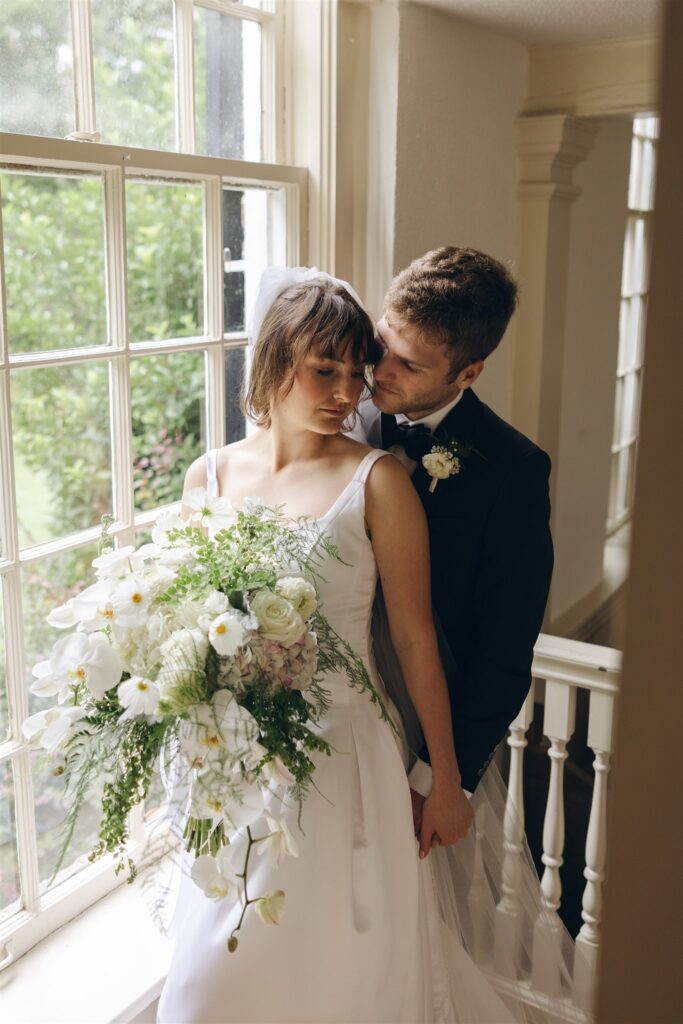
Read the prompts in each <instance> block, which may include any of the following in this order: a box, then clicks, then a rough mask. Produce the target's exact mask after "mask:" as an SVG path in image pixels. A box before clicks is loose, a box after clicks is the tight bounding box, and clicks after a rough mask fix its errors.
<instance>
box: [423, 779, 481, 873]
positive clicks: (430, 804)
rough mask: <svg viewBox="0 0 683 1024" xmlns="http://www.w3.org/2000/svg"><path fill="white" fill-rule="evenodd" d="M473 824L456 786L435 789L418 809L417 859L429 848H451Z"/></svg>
mask: <svg viewBox="0 0 683 1024" xmlns="http://www.w3.org/2000/svg"><path fill="white" fill-rule="evenodd" d="M473 821H474V814H473V812H472V808H471V807H470V802H469V800H468V799H467V795H466V794H465V792H464V791H463V789H462V787H461V786H460V785H447V786H445V787H443V788H440V787H438V786H436V785H435V786H434V787H433V788H432V791H431V793H430V794H429V796H428V797H427V799H426V800H425V803H424V807H423V809H422V827H421V829H420V858H421V859H422V858H424V857H426V856H427V854H428V853H429V851H430V850H431V848H432V847H433V846H453V845H454V844H455V843H457V842H459V840H460V839H464V837H465V836H466V835H467V833H468V832H469V830H470V827H471V825H472V823H473Z"/></svg>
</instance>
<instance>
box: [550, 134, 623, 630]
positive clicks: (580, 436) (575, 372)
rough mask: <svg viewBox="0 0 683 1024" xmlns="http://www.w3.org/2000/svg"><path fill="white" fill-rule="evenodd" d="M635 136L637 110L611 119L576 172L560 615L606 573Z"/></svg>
mask: <svg viewBox="0 0 683 1024" xmlns="http://www.w3.org/2000/svg"><path fill="white" fill-rule="evenodd" d="M630 140H631V119H630V118H628V117H623V118H610V119H605V120H604V121H602V123H601V124H600V126H599V128H598V132H597V135H596V138H595V143H594V146H593V149H592V151H591V153H590V154H589V155H588V157H587V158H586V160H585V161H584V163H582V164H580V165H579V167H578V168H577V171H576V173H575V182H576V184H577V185H578V186H579V187H580V188H581V189H582V193H581V195H580V196H579V198H578V199H577V200H576V201H575V203H574V205H573V207H572V220H571V236H570V251H569V277H568V289H567V312H566V317H565V344H564V366H563V373H562V401H561V422H560V445H559V458H558V460H557V466H556V467H555V472H556V474H557V477H556V491H555V512H554V536H555V547H556V562H555V574H554V579H553V589H552V595H551V605H550V610H551V619H556V618H557V617H558V616H559V615H562V613H563V612H566V611H567V610H568V609H569V608H571V607H572V606H573V605H574V604H576V603H577V602H578V601H580V600H581V599H583V598H585V596H586V595H587V594H589V593H590V592H591V591H592V590H593V589H594V588H596V587H597V586H599V584H600V583H601V581H602V577H603V554H604V544H605V520H606V518H607V496H608V490H609V474H610V445H611V442H612V423H613V409H614V392H615V373H616V365H617V347H618V331H619V297H620V288H621V260H622V252H623V244H624V229H625V225H626V204H627V192H628V169H629V159H630Z"/></svg>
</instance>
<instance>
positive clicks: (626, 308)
mask: <svg viewBox="0 0 683 1024" xmlns="http://www.w3.org/2000/svg"><path fill="white" fill-rule="evenodd" d="M644 326H645V299H644V298H642V297H640V296H635V297H634V298H631V299H622V301H621V314H620V318H619V372H620V373H625V372H626V371H627V370H633V369H635V368H636V367H638V366H640V365H641V363H642V359H643V349H642V342H643V333H644Z"/></svg>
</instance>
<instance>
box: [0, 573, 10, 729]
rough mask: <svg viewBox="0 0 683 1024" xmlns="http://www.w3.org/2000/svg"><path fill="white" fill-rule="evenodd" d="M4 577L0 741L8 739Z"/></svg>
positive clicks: (0, 590)
mask: <svg viewBox="0 0 683 1024" xmlns="http://www.w3.org/2000/svg"><path fill="white" fill-rule="evenodd" d="M4 583H5V580H4V577H0V743H1V742H2V741H3V740H6V739H9V738H10V735H9V709H8V707H7V658H6V651H5V611H4V599H3V590H4Z"/></svg>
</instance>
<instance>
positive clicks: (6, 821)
mask: <svg viewBox="0 0 683 1024" xmlns="http://www.w3.org/2000/svg"><path fill="white" fill-rule="evenodd" d="M16 835H17V823H16V817H15V812H14V789H13V784H12V766H11V764H10V762H9V761H2V762H0V917H4V916H5V915H9V914H11V913H12V912H13V911H15V910H17V909H18V906H19V895H20V890H19V865H18V862H17V841H16Z"/></svg>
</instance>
